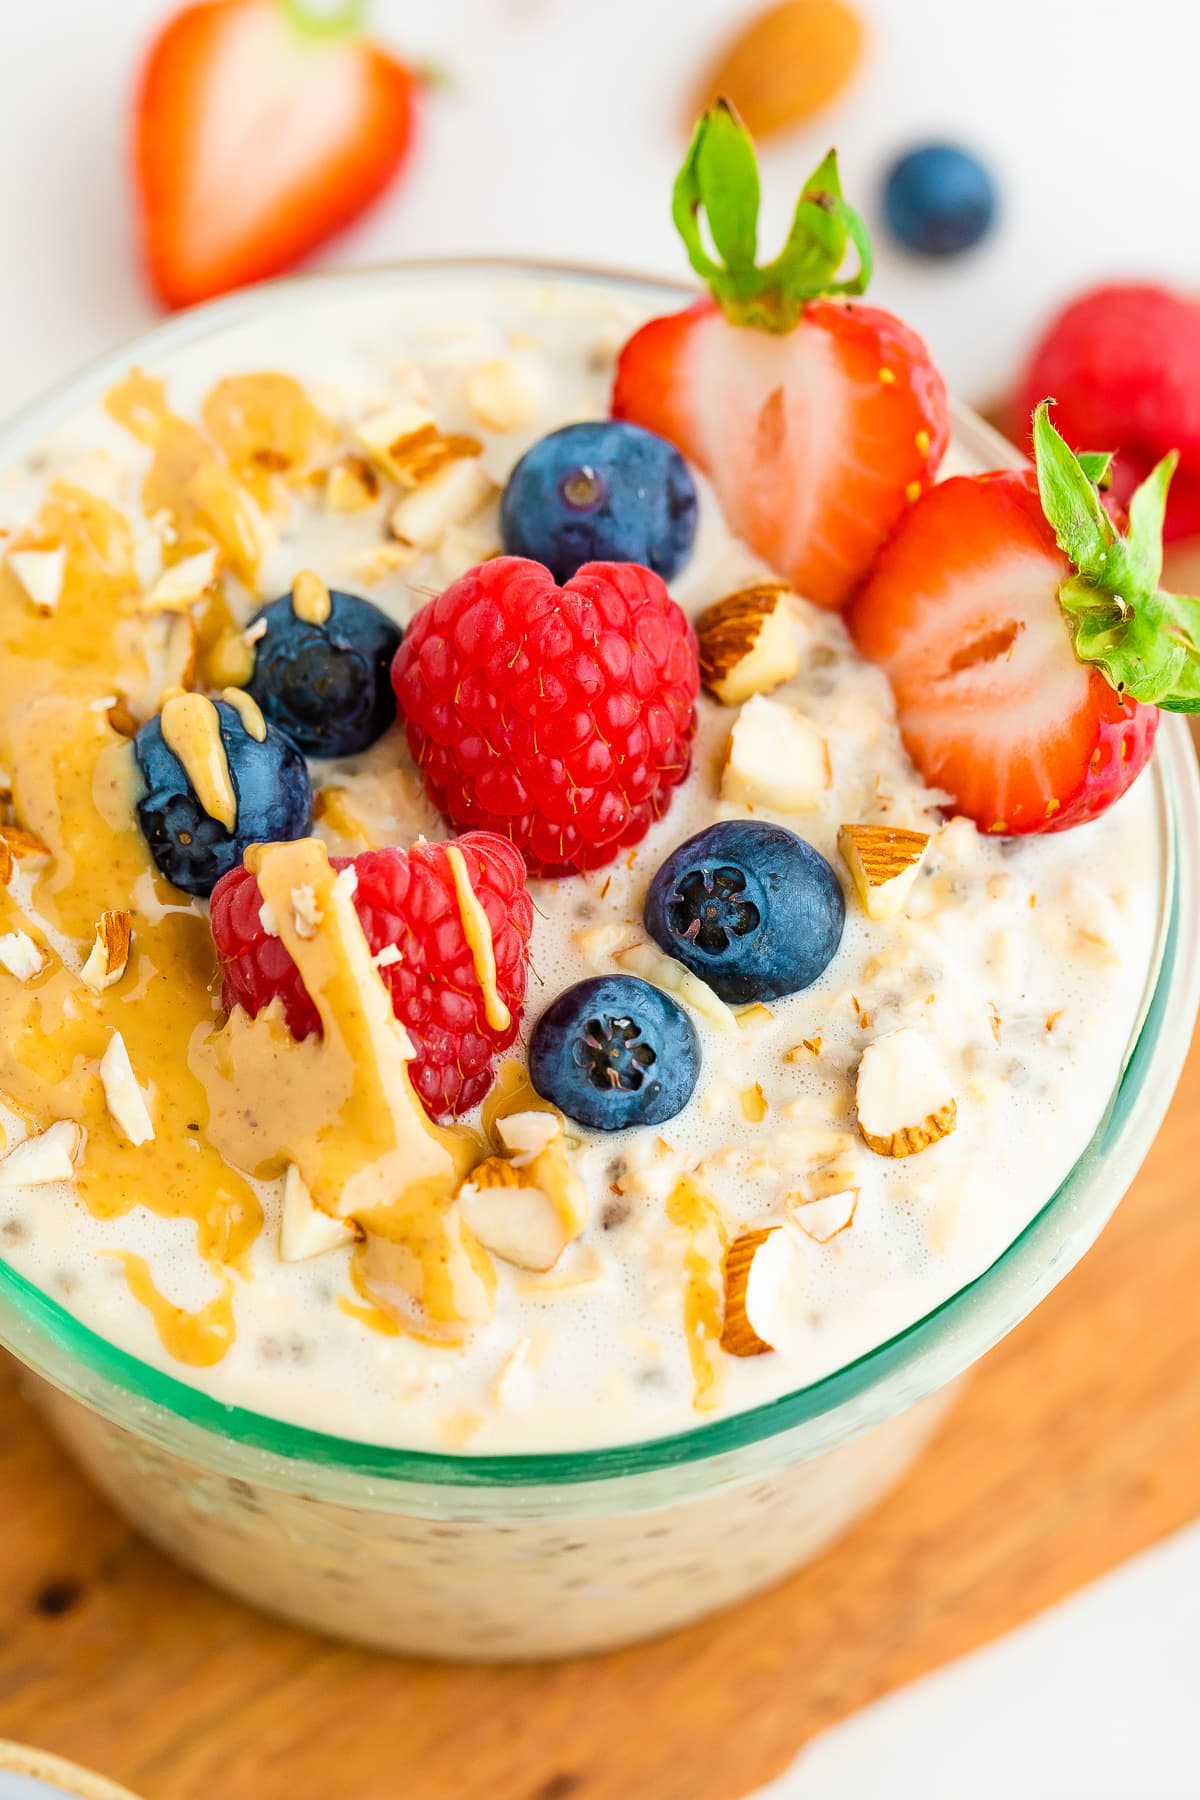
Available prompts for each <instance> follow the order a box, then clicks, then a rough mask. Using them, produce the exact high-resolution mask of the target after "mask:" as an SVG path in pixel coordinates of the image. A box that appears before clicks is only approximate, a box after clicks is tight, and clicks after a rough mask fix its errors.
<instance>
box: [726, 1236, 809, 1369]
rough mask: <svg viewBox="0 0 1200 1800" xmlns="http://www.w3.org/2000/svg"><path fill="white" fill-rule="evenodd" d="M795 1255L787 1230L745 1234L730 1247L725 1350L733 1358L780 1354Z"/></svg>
mask: <svg viewBox="0 0 1200 1800" xmlns="http://www.w3.org/2000/svg"><path fill="white" fill-rule="evenodd" d="M795 1254H796V1252H795V1244H794V1243H793V1241H792V1239H791V1237H790V1236H789V1234H788V1232H787V1231H786V1230H785V1229H784V1227H783V1226H782V1225H766V1226H763V1228H762V1229H761V1230H759V1231H744V1232H743V1233H742V1234H741V1236H740V1237H737V1238H734V1240H733V1242H732V1243H731V1244H730V1245H729V1247H728V1249H727V1250H726V1252H725V1265H724V1279H725V1322H724V1325H723V1326H722V1328H721V1348H722V1350H724V1351H726V1352H727V1354H728V1355H730V1356H764V1355H766V1354H767V1353H768V1352H769V1351H771V1350H774V1349H775V1347H776V1344H777V1342H778V1339H779V1336H780V1328H781V1326H782V1323H783V1319H782V1313H783V1309H784V1306H785V1303H786V1298H787V1289H788V1285H789V1281H790V1278H791V1275H792V1272H793V1268H794V1265H795Z"/></svg>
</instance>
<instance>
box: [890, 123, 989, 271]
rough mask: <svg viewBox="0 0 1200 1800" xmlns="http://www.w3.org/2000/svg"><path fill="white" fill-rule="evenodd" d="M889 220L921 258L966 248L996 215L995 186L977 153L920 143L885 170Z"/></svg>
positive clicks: (983, 231)
mask: <svg viewBox="0 0 1200 1800" xmlns="http://www.w3.org/2000/svg"><path fill="white" fill-rule="evenodd" d="M883 204H884V210H885V211H886V213H887V222H888V224H889V225H890V226H891V228H892V230H893V231H894V232H895V234H896V236H897V237H898V238H899V239H900V242H901V243H902V244H907V245H908V248H909V249H910V250H917V251H919V252H920V253H921V255H922V256H955V255H957V253H958V252H959V251H960V250H970V249H971V247H972V245H974V244H977V243H978V242H979V240H980V238H982V237H984V236H985V235H986V234H987V231H988V229H989V227H990V225H991V223H992V220H993V219H994V218H995V216H996V189H995V187H994V185H993V183H992V178H991V176H990V175H989V174H988V171H987V170H986V169H985V168H984V166H983V164H982V163H981V162H980V161H979V159H978V157H975V156H972V155H971V153H970V151H969V150H963V149H960V148H959V146H958V145H957V144H918V145H917V147H916V148H915V149H913V150H909V151H906V152H905V154H904V155H903V156H901V157H899V158H898V159H897V160H896V161H895V162H894V163H893V164H892V166H891V168H890V169H889V170H888V174H887V180H886V182H885V184H884V190H883Z"/></svg>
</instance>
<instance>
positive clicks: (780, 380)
mask: <svg viewBox="0 0 1200 1800" xmlns="http://www.w3.org/2000/svg"><path fill="white" fill-rule="evenodd" d="M758 202H759V182H758V169H757V166H756V163H755V159H754V149H753V146H752V144H751V142H750V139H749V137H748V135H747V133H746V132H745V130H744V129H743V127H742V125H741V124H740V123H739V122H738V120H737V118H736V117H735V116H734V114H733V113H732V111H731V110H730V109H729V107H728V106H725V105H723V104H720V105H717V106H715V107H714V108H713V109H712V110H711V111H710V112H708V113H706V114H705V116H704V117H703V118H702V119H701V121H700V123H699V125H698V126H697V128H696V135H695V137H694V138H693V140H692V144H691V148H690V149H689V151H688V155H687V159H686V161H685V162H684V165H683V168H682V169H681V170H680V173H679V178H678V180H677V182H676V185H675V200H674V218H675V223H676V226H677V228H678V230H679V233H680V235H681V237H682V238H683V241H684V244H685V245H686V247H687V251H688V256H689V258H690V260H691V263H692V266H693V268H695V269H696V271H697V272H698V273H699V274H701V275H702V276H704V278H705V280H706V281H707V282H708V284H709V288H710V290H711V298H709V299H705V300H700V301H698V302H697V303H696V304H695V305H694V306H690V307H688V308H687V309H686V310H685V311H683V312H680V313H672V314H669V315H667V316H666V317H664V318H660V319H652V320H651V321H650V323H649V324H648V325H644V326H643V327H642V328H641V330H640V331H637V332H635V334H634V335H633V337H632V338H631V339H630V340H629V342H628V343H627V344H626V345H625V348H624V349H623V350H622V352H621V355H620V358H619V360H618V363H617V375H616V384H615V387H614V390H613V401H612V411H613V415H614V417H616V418H619V419H631V420H633V421H634V422H635V423H636V424H639V425H644V426H645V427H646V428H647V429H648V430H650V431H654V432H657V433H658V434H659V436H660V437H665V438H669V439H670V440H671V442H672V443H674V444H676V445H677V446H678V448H679V449H680V450H682V451H683V453H684V455H685V456H686V457H688V458H689V460H690V461H691V462H693V463H694V464H695V465H696V466H697V468H699V469H701V470H703V472H704V473H705V474H706V475H707V476H708V477H709V479H710V480H711V482H712V484H713V486H714V488H715V489H716V494H717V498H718V500H719V501H720V504H721V508H722V511H723V512H724V514H725V517H726V519H727V521H728V523H729V525H730V526H731V528H732V529H733V530H734V531H735V532H737V534H738V535H739V536H740V537H742V538H744V540H745V541H746V543H747V544H749V545H750V547H751V549H753V550H754V551H756V552H757V554H758V555H759V556H761V557H762V558H763V560H764V561H765V562H767V563H769V564H770V565H771V567H772V568H774V569H776V570H777V571H778V572H779V573H780V574H781V575H784V576H786V577H787V579H788V580H789V581H790V582H791V583H792V585H793V586H794V587H795V588H797V589H798V591H799V592H800V593H802V594H805V595H806V596H807V597H808V598H809V599H810V600H815V601H816V602H817V603H818V605H821V606H826V607H840V606H843V605H844V604H845V603H846V601H847V600H848V599H849V597H850V595H851V594H852V593H853V591H854V589H855V588H856V587H857V585H858V583H859V582H860V581H861V580H862V578H863V576H864V575H865V574H866V572H867V570H868V569H869V567H870V565H871V563H872V561H873V560H874V557H875V554H876V552H877V551H878V549H879V546H880V544H881V543H882V542H883V540H884V538H885V537H886V536H887V534H888V532H889V531H890V530H891V529H892V527H893V525H894V524H895V523H896V521H897V519H899V518H900V516H901V514H902V513H903V512H904V510H905V508H906V507H907V506H909V505H910V504H911V503H912V501H913V500H914V499H915V498H916V497H917V496H918V495H920V494H921V493H922V492H924V490H925V489H926V488H927V487H928V486H929V485H930V484H931V483H932V481H933V479H934V476H935V475H936V474H937V469H938V465H939V463H940V462H941V459H942V456H943V453H944V452H945V449H946V444H947V441H948V438H949V412H948V408H947V402H946V389H945V385H944V383H943V381H942V378H941V376H940V375H939V374H938V372H937V370H936V369H935V368H934V366H933V364H932V362H931V361H930V359H929V354H928V352H927V350H926V348H925V346H924V344H923V343H922V342H921V340H920V338H919V337H917V335H916V334H915V332H912V331H910V330H909V329H908V327H907V326H906V325H903V324H901V322H900V320H899V319H896V318H894V317H893V316H892V315H891V314H890V313H886V312H882V311H880V310H879V309H878V308H877V307H871V306H861V305H858V304H855V303H854V302H853V298H852V297H853V296H855V295H858V294H861V293H862V292H863V290H864V289H865V287H866V285H867V281H868V279H869V276H870V269H871V253H870V244H869V242H868V240H867V236H866V231H865V228H864V227H863V224H862V221H861V220H860V219H859V217H858V215H857V213H855V212H854V211H853V210H852V209H851V208H850V207H849V206H848V205H847V204H846V202H845V200H844V199H843V198H842V193H841V186H840V182H839V179H838V171H837V159H836V156H835V154H834V152H833V151H830V153H829V155H828V156H827V157H826V158H825V160H824V162H823V163H822V164H821V166H820V168H818V169H817V171H816V172H815V174H814V175H813V177H812V179H811V180H810V181H809V182H808V184H807V186H806V187H805V190H804V192H803V194H802V195H801V197H800V200H799V203H798V205H797V207H796V213H795V217H794V219H793V222H792V227H791V231H790V233H789V236H788V239H787V242H786V244H785V245H784V248H783V250H782V251H781V253H780V255H779V256H778V257H777V258H776V259H775V261H774V262H772V263H770V264H768V265H767V266H766V267H763V268H760V267H759V266H758V264H757V262H756V255H757V217H758ZM701 209H703V211H704V212H705V214H706V217H707V221H708V229H709V232H710V233H711V236H712V240H713V243H714V245H715V247H716V249H717V251H718V252H719V254H720V255H721V257H722V258H723V259H724V260H723V263H718V262H716V261H714V260H713V258H712V257H710V255H709V254H708V251H707V249H706V248H705V245H704V241H703V239H702V236H701V230H700V212H701ZM850 242H853V244H854V246H855V249H856V250H857V252H858V257H859V268H858V271H857V273H856V274H854V275H852V276H850V277H849V278H847V279H846V280H841V281H839V280H838V279H837V274H838V270H839V269H840V267H841V265H842V262H843V260H844V258H845V255H846V251H847V247H848V244H849V243H850Z"/></svg>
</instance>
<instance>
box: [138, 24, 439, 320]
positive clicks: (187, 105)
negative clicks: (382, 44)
mask: <svg viewBox="0 0 1200 1800" xmlns="http://www.w3.org/2000/svg"><path fill="white" fill-rule="evenodd" d="M362 11H363V8H362V6H361V4H358V3H357V0H339V4H337V5H336V6H335V7H334V8H333V9H332V17H331V16H330V15H331V8H330V6H329V5H324V6H320V5H318V4H316V0H285V3H284V4H283V5H279V4H277V0H215V4H214V3H213V0H203V4H200V3H199V0H194V3H193V4H191V5H186V6H183V7H181V8H179V9H178V10H177V11H174V12H173V13H172V15H171V17H170V18H169V19H168V21H167V23H166V25H165V26H164V27H163V30H162V31H161V33H160V34H159V36H158V37H157V38H156V40H155V42H154V44H153V46H152V48H151V51H150V55H149V57H148V59H147V61H146V65H145V69H144V70H143V73H142V79H141V88H140V92H139V94H138V101H137V119H136V130H135V143H134V160H135V167H136V174H137V183H138V189H139V195H140V200H141V210H142V236H143V239H144V243H145V257H146V263H147V267H148V271H149V275H150V279H151V281H152V282H153V284H154V287H155V289H156V290H157V292H158V294H159V295H160V296H161V298H162V299H163V300H164V301H165V302H166V303H167V305H168V306H190V305H192V303H193V302H194V301H197V300H207V299H209V298H210V297H211V296H212V295H213V294H220V293H224V292H225V291H226V290H227V289H229V288H232V287H239V286H241V285H242V284H243V283H246V282H251V281H261V280H262V279H263V278H264V276H267V275H277V274H279V272H280V271H281V270H283V269H287V268H290V267H291V265H292V264H293V263H295V262H299V260H300V258H301V257H302V256H307V255H308V253H309V252H310V251H312V250H315V249H316V248H317V246H318V245H319V244H322V243H324V242H325V240H326V239H327V238H329V237H332V236H333V234H334V233H335V232H337V231H341V230H342V229H343V228H344V227H345V226H347V225H349V224H350V222H351V221H352V220H353V219H356V218H357V217H358V215H359V214H360V213H361V212H362V211H363V210H364V209H365V208H366V207H367V206H369V205H370V204H371V202H372V201H373V200H374V199H375V198H376V197H377V196H378V195H379V194H381V193H382V192H383V190H384V189H385V188H386V187H387V185H388V183H389V182H390V181H391V179H392V177H393V176H394V175H395V173H396V171H397V170H398V168H399V167H400V164H401V163H402V162H403V160H404V156H405V153H406V151H407V149H408V146H409V143H410V140H411V137H412V127H413V114H414V111H415V105H416V92H417V89H416V83H415V81H414V79H413V77H412V75H411V73H410V72H409V70H408V69H406V68H405V67H404V65H403V64H402V63H399V62H397V61H396V59H395V58H394V57H392V56H389V55H388V54H387V52H386V51H384V50H382V49H381V48H379V46H378V45H376V44H372V43H369V42H367V41H366V40H364V39H362V38H360V37H358V36H357V35H356V33H355V25H356V23H357V22H358V20H359V19H360V18H361V14H362ZM214 120H219V122H220V123H219V128H214ZM235 192H236V196H237V204H236V205H232V204H230V200H231V195H233V194H234V193H235Z"/></svg>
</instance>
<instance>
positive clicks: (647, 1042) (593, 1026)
mask: <svg viewBox="0 0 1200 1800" xmlns="http://www.w3.org/2000/svg"><path fill="white" fill-rule="evenodd" d="M699 1075H700V1041H699V1039H698V1038H697V1036H696V1028H695V1026H694V1025H693V1024H692V1021H691V1020H690V1019H689V1018H688V1016H687V1014H686V1013H685V1012H684V1011H683V1010H682V1008H681V1007H678V1006H676V1004H675V1002H674V1001H673V1000H671V999H669V998H668V996H667V995H666V994H663V993H660V992H659V990H658V988H655V987H651V986H650V984H649V982H648V981H639V980H638V979H637V977H636V976H635V975H600V976H597V977H596V978H595V979H594V980H592V981H580V982H578V983H577V984H576V985H575V986H574V987H572V988H568V989H567V991H566V993H565V994H560V995H559V996H558V999H557V1000H556V1001H555V1002H554V1004H553V1005H552V1006H550V1007H548V1008H547V1009H546V1011H545V1012H544V1013H543V1014H542V1016H541V1018H540V1019H539V1020H538V1022H537V1024H536V1025H535V1027H534V1031H533V1037H532V1038H531V1040H530V1044H529V1078H530V1080H531V1081H532V1082H533V1085H534V1087H535V1088H536V1089H537V1091H538V1093H539V1094H540V1095H541V1096H542V1098H543V1100H549V1101H551V1102H552V1104H553V1105H555V1106H557V1107H559V1108H560V1109H561V1110H562V1111H563V1112H565V1113H566V1114H567V1116H568V1117H569V1118H572V1119H578V1121H579V1123H580V1124H581V1125H591V1126H592V1127H593V1128H594V1129H595V1130H597V1131H621V1130H622V1129H623V1128H624V1127H625V1126H627V1125H661V1124H662V1123H663V1120H664V1119H673V1118H674V1117H675V1114H676V1113H678V1112H682V1111H683V1109H684V1107H685V1106H686V1105H687V1103H688V1101H689V1100H690V1099H691V1097H692V1094H693V1092H694V1090H695V1086H696V1082H697V1080H698V1078H699Z"/></svg>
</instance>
